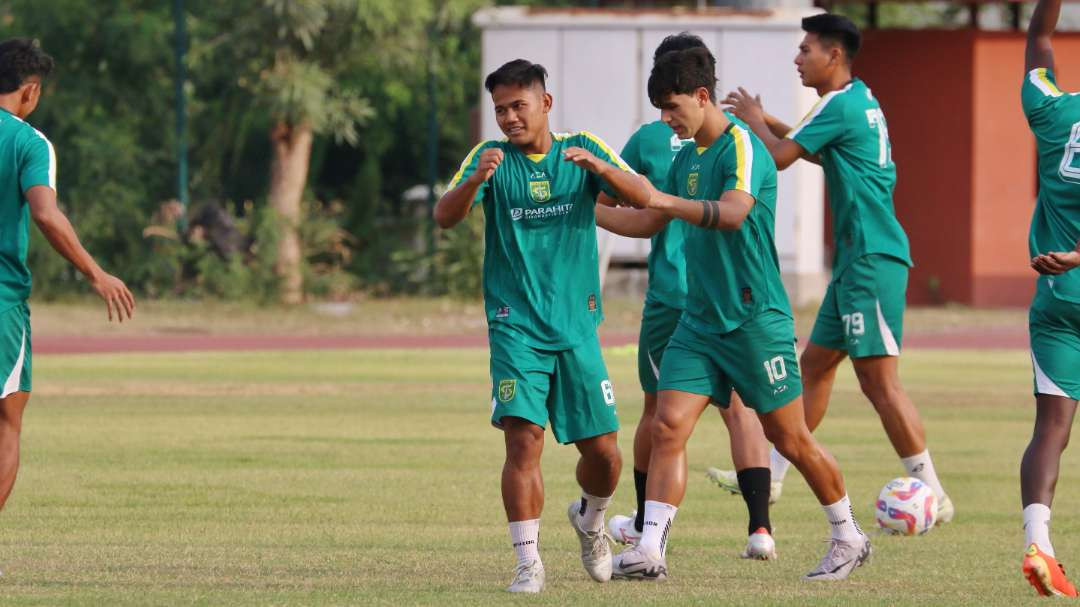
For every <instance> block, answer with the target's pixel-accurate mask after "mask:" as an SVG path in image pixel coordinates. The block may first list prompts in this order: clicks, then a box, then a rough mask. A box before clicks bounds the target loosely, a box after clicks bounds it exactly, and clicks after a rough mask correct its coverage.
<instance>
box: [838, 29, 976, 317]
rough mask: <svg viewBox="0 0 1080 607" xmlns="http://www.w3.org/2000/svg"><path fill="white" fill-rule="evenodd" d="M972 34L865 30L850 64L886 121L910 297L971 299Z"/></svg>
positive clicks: (933, 300) (935, 300) (924, 300)
mask: <svg viewBox="0 0 1080 607" xmlns="http://www.w3.org/2000/svg"><path fill="white" fill-rule="evenodd" d="M973 39H974V33H973V32H969V31H966V30H961V31H907V30H877V31H868V32H866V37H865V42H864V44H863V50H861V51H860V52H859V57H858V59H857V60H856V63H855V68H856V69H855V72H856V74H857V75H858V76H859V77H860V78H862V79H863V80H865V81H866V83H867V85H868V86H869V87H870V89H871V90H872V91H873V92H874V95H875V96H876V97H877V98H878V101H880V102H881V106H882V109H883V110H884V112H885V118H886V119H887V120H888V124H889V138H890V139H891V141H892V146H893V161H894V162H896V171H897V182H896V195H895V198H894V204H895V206H896V215H897V217H898V218H899V219H900V223H901V224H902V225H903V226H904V230H905V231H906V232H907V234H908V238H909V239H910V241H911V255H912V258H913V259H914V261H915V267H914V268H912V271H911V277H910V279H909V282H908V301H909V302H911V303H919V304H927V303H941V302H944V301H967V300H968V299H969V298H970V293H971V288H972V276H971V250H972V237H971V232H970V230H969V229H968V226H970V225H971V221H972V217H971V205H970V204H969V201H970V200H971V197H972V189H971V177H970V176H971V172H972V155H971V142H972V137H973V123H972V120H971V115H970V114H971V111H970V107H971V103H972V99H971V97H972V92H971V91H972V80H973V75H974V74H973V70H972V63H973V52H972V42H973Z"/></svg>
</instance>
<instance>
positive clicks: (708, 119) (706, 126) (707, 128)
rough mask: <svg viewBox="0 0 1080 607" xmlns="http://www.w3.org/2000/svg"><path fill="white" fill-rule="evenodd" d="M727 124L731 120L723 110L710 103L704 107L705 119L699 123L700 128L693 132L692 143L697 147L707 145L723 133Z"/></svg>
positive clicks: (705, 146)
mask: <svg viewBox="0 0 1080 607" xmlns="http://www.w3.org/2000/svg"><path fill="white" fill-rule="evenodd" d="M729 124H731V121H730V120H728V118H727V116H725V115H724V112H722V111H720V108H718V107H716V106H715V105H713V104H711V103H710V104H709V105H707V106H706V107H705V121H704V122H702V123H701V128H700V129H698V131H697V132H696V133H694V143H695V144H697V146H698V147H699V148H707V147H709V146H710V145H712V144H713V142H715V141H716V140H717V139H719V138H720V136H721V135H723V134H724V131H726V130H727V128H728V125H729Z"/></svg>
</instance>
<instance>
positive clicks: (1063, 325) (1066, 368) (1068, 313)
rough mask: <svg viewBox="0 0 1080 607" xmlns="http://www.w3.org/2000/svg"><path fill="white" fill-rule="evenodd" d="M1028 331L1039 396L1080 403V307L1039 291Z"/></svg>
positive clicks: (1042, 290)
mask: <svg viewBox="0 0 1080 607" xmlns="http://www.w3.org/2000/svg"><path fill="white" fill-rule="evenodd" d="M1073 271H1074V272H1075V271H1076V270H1073ZM1028 332H1029V333H1030V335H1031V366H1032V368H1033V370H1034V372H1035V394H1048V395H1051V396H1064V397H1067V398H1071V399H1073V400H1080V304H1075V303H1072V302H1068V301H1064V300H1061V299H1058V298H1057V297H1054V295H1053V294H1052V293H1050V292H1048V291H1046V290H1044V289H1039V290H1038V291H1037V292H1036V293H1035V299H1034V300H1033V301H1032V302H1031V310H1030V311H1029V312H1028Z"/></svg>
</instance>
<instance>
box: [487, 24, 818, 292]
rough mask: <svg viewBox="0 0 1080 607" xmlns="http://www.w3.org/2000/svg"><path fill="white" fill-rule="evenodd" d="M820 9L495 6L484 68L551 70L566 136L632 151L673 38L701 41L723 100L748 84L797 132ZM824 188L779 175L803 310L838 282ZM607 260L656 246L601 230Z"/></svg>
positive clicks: (781, 209) (492, 134)
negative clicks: (803, 71)
mask: <svg viewBox="0 0 1080 607" xmlns="http://www.w3.org/2000/svg"><path fill="white" fill-rule="evenodd" d="M815 12H817V11H815V10H813V9H800V8H780V9H773V10H758V11H735V10H728V9H708V10H705V11H700V12H699V11H693V12H690V11H685V10H683V11H672V10H666V9H665V10H660V9H652V10H650V9H640V10H625V9H623V10H616V9H609V10H604V9H552V8H544V9H530V8H526V7H503V8H492V9H486V10H482V11H480V12H478V13H477V14H476V15H475V16H474V18H473V22H474V23H475V24H476V25H477V26H478V27H479V28H481V29H482V30H483V59H482V69H483V73H484V74H488V73H490V72H492V71H493V70H495V69H496V68H498V67H499V66H500V65H502V64H503V63H505V62H507V61H510V60H512V59H517V58H524V59H528V60H530V61H533V62H536V63H539V64H541V65H543V66H544V67H546V68H547V70H548V73H549V75H550V77H549V80H548V83H547V86H548V90H549V91H550V92H551V94H552V95H553V96H554V98H555V104H554V107H553V109H552V112H551V116H550V120H551V127H552V129H553V130H555V131H576V130H589V131H592V132H594V133H596V134H598V135H599V136H600V137H602V138H603V139H604V140H606V141H607V142H608V143H609V144H610V145H612V146H613V147H614V148H615V149H621V148H622V146H623V144H624V143H625V142H626V140H627V139H628V138H629V137H630V135H631V134H632V133H633V132H634V131H635V130H636V129H637V128H638V127H639V126H640V125H642V124H644V123H646V122H651V121H653V120H657V119H658V118H659V117H660V112H659V110H657V109H656V108H654V107H653V106H652V104H650V103H649V99H648V95H647V94H646V92H645V89H646V83H647V82H648V79H649V72H650V70H651V68H652V57H653V52H654V51H655V49H656V46H657V45H658V44H659V43H660V41H661V40H663V38H664V37H665V36H668V35H670V34H676V33H679V32H681V31H689V32H691V33H693V34H696V35H698V36H701V38H702V39H703V40H704V41H705V43H706V44H707V45H708V46H709V49H710V50H712V52H713V54H714V55H715V56H716V60H717V79H718V85H717V94H718V95H719V96H720V97H721V98H722V97H723V96H724V95H725V94H726V93H727V92H728V91H731V90H734V89H735V88H736V87H738V86H742V87H743V88H745V89H747V90H748V91H750V92H753V93H757V94H760V95H761V96H762V99H763V101H764V102H765V107H766V109H767V110H768V111H769V112H770V113H772V114H774V115H776V116H778V117H780V118H781V119H784V120H785V121H787V122H788V123H789V124H792V125H794V124H795V123H796V122H798V120H799V119H801V118H802V117H803V116H804V115H805V114H806V113H807V112H808V111H809V110H810V108H811V107H812V106H813V104H814V103H815V102H816V101H817V94H816V93H815V92H814V91H813V90H811V89H808V88H805V87H803V86H802V85H801V83H800V82H799V78H798V74H797V73H796V72H795V66H794V64H793V62H792V61H793V59H794V57H795V53H796V51H797V49H798V45H799V41H800V40H801V39H802V36H803V32H802V29H801V27H800V22H801V20H802V18H803V17H805V16H808V15H811V14H814V13H815ZM480 97H481V99H482V104H483V105H482V106H481V110H480V114H481V117H482V120H483V122H482V136H483V137H484V138H499V137H501V136H502V133H501V132H500V131H499V127H498V126H497V125H496V124H495V114H494V109H493V107H492V105H491V97H490V96H489V95H487V94H486V92H485V94H482V95H481V96H480ZM823 196H824V179H823V176H822V173H821V169H820V168H819V167H817V166H814V165H812V164H810V163H807V162H797V163H796V164H795V165H793V166H792V167H791V168H789V169H787V170H786V171H783V172H781V173H780V178H779V197H778V201H777V207H778V209H777V221H776V247H777V252H778V253H779V256H780V268H781V271H782V273H783V275H784V282H785V284H786V286H787V289H788V294H789V295H790V297H791V300H792V304H794V305H801V304H804V303H808V302H812V301H820V299H821V297H822V295H823V294H824V291H825V285H826V283H827V278H828V274H827V271H826V269H825V260H824V226H823V220H824V200H823ZM600 232H601V234H600V236H601V238H600V247H601V258H602V266H604V268H603V269H606V264H604V262H603V260H604V259H605V258H609V259H614V260H616V261H620V260H622V261H626V260H644V259H645V257H646V256H647V255H648V251H649V241H648V240H643V239H629V238H623V237H621V236H615V235H612V234H608V233H607V232H604V231H603V230H600Z"/></svg>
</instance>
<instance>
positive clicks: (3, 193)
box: [0, 38, 135, 507]
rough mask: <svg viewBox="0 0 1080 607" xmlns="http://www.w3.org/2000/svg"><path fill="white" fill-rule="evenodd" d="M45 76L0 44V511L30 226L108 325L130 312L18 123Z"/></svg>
mask: <svg viewBox="0 0 1080 607" xmlns="http://www.w3.org/2000/svg"><path fill="white" fill-rule="evenodd" d="M52 68H53V60H52V58H51V57H49V56H48V55H47V54H45V52H44V51H43V50H42V49H41V48H40V47H39V46H38V45H37V43H36V42H35V41H32V40H28V39H21V38H17V39H11V40H6V41H4V42H0V183H2V184H3V185H2V190H0V226H3V230H4V236H3V238H0V374H2V375H0V379H2V380H3V382H4V387H3V392H2V393H0V507H3V505H4V503H5V502H6V501H7V498H8V496H9V495H10V494H11V488H12V487H13V486H14V485H15V475H16V473H17V472H18V468H19V433H20V431H21V429H22V414H23V410H24V409H25V408H26V404H27V402H28V401H29V400H30V388H31V367H32V354H31V348H30V308H29V307H28V306H27V301H26V300H27V298H29V297H30V288H31V278H30V269H29V268H28V267H27V265H26V253H27V245H28V243H29V240H30V225H29V219H30V218H33V220H34V222H35V223H36V224H37V226H38V228H39V229H40V230H41V232H42V234H44V235H45V238H46V239H47V240H48V241H49V244H51V245H52V247H53V248H54V249H56V250H57V252H59V253H60V254H61V255H63V256H64V258H65V259H67V260H68V261H69V262H71V264H72V265H74V266H75V267H76V268H77V269H78V270H79V271H80V272H81V273H82V274H83V275H84V276H85V277H86V279H87V282H88V283H89V284H90V286H91V288H93V289H94V291H95V292H97V294H98V295H100V296H101V297H102V298H103V299H104V300H105V304H106V307H107V309H108V317H109V320H112V319H113V318H115V319H116V320H117V321H120V322H122V321H123V320H124V319H125V318H131V314H132V312H133V310H134V309H135V300H134V298H133V297H132V296H131V292H130V291H128V289H127V287H126V286H124V283H123V282H122V281H121V280H120V279H118V278H116V277H115V276H111V275H109V274H106V273H105V272H104V271H103V270H102V269H101V268H100V267H99V266H98V265H97V263H96V262H94V259H93V258H92V257H91V256H90V254H89V253H87V252H86V249H84V248H83V246H82V245H81V244H80V243H79V238H78V236H76V234H75V230H74V229H72V227H71V223H70V222H68V219H67V217H66V216H65V215H64V213H63V212H61V211H60V209H59V208H58V207H57V204H56V154H55V152H54V151H53V146H52V143H50V142H49V140H48V139H46V137H45V135H43V134H42V133H41V131H38V130H37V129H35V128H34V127H32V126H30V125H29V124H27V123H26V122H25V120H26V118H27V116H29V115H30V114H31V113H32V112H33V111H34V110H35V109H36V108H37V105H38V101H39V100H40V99H41V89H42V85H43V81H44V79H45V78H46V77H47V76H48V75H49V74H50V73H51V72H52Z"/></svg>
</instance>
